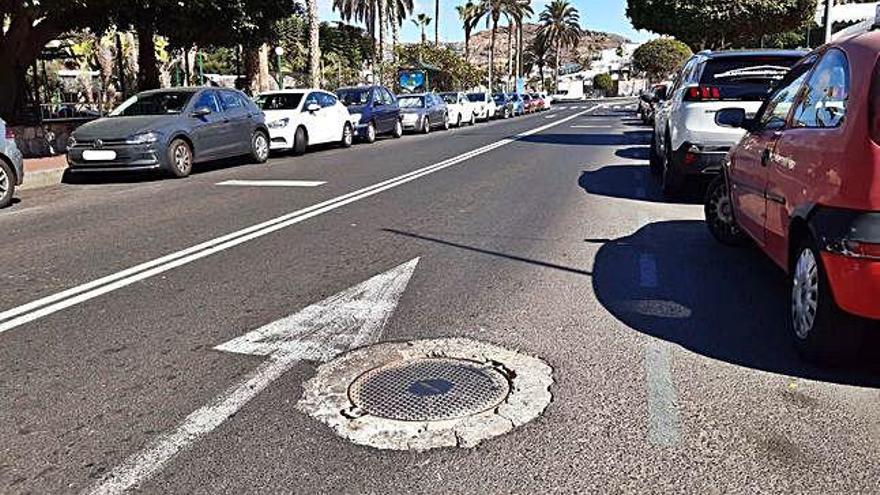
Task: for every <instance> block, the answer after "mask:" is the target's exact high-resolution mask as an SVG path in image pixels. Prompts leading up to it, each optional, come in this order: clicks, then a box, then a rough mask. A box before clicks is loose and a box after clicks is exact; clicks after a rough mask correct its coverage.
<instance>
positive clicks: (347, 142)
mask: <svg viewBox="0 0 880 495" xmlns="http://www.w3.org/2000/svg"><path fill="white" fill-rule="evenodd" d="M352 143H354V133H353V132H352V131H351V125H349V124H345V125H344V126H343V127H342V147H343V148H350V147H351V145H352Z"/></svg>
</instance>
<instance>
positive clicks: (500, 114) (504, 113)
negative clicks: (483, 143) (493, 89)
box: [492, 93, 516, 119]
mask: <svg viewBox="0 0 880 495" xmlns="http://www.w3.org/2000/svg"><path fill="white" fill-rule="evenodd" d="M492 100H493V101H494V102H495V117H497V118H499V119H509V118H511V117H513V116H514V114H515V113H516V109H515V106H514V104H513V100H511V99H510V96H509V95H507V94H505V93H495V94H494V95H492Z"/></svg>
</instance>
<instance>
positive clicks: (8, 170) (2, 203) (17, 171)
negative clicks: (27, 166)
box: [0, 119, 24, 208]
mask: <svg viewBox="0 0 880 495" xmlns="http://www.w3.org/2000/svg"><path fill="white" fill-rule="evenodd" d="M23 180H24V160H23V159H22V157H21V152H20V151H19V150H18V146H16V144H15V134H14V133H13V132H12V129H10V128H9V127H7V126H6V122H4V121H3V119H0V208H5V207H7V206H9V204H10V203H12V197H13V196H14V195H15V188H16V186H20V185H21V183H22V181H23Z"/></svg>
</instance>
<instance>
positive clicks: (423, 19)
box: [412, 14, 431, 45]
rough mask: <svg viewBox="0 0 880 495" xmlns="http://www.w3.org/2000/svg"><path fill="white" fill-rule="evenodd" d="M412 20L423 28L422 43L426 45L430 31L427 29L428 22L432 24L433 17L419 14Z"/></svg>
mask: <svg viewBox="0 0 880 495" xmlns="http://www.w3.org/2000/svg"><path fill="white" fill-rule="evenodd" d="M412 22H413V24H415V25H416V26H419V27H420V28H421V29H422V44H423V45H426V44H427V43H428V33H427V31H425V29H427V27H428V24H431V18H430V17H428V14H419V15H417V16H416V18H415V19H413V20H412Z"/></svg>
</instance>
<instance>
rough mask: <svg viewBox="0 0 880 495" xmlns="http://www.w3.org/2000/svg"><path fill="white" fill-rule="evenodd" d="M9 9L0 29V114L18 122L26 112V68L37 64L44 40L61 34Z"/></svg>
mask: <svg viewBox="0 0 880 495" xmlns="http://www.w3.org/2000/svg"><path fill="white" fill-rule="evenodd" d="M20 3H21V2H19V4H20ZM12 4H15V2H12ZM10 5H11V4H10ZM0 10H5V9H2V8H0ZM12 10H13V12H12V14H11V17H6V18H5V19H4V21H6V22H5V23H4V25H3V27H2V28H0V117H3V119H5V120H6V121H7V122H9V123H14V122H18V121H20V120H19V119H22V118H23V117H24V114H25V113H26V112H25V111H26V110H27V108H26V107H27V104H28V100H29V98H28V94H29V90H28V83H27V72H28V68H29V67H31V66H33V65H34V64H35V63H36V60H37V57H38V56H39V54H40V52H41V51H42V49H43V47H44V46H46V43H48V42H49V41H51V40H53V39H55V38H57V37H58V36H60V35H61V33H60V32H57V31H55V30H54V29H52V25H51V24H45V23H41V24H37V25H36V26H35V25H34V22H33V19H31V18H30V17H28V16H27V15H25V14H23V13H21V12H17V7H13V8H12ZM19 14H20V15H19ZM0 22H2V21H0ZM37 113H38V114H39V112H37Z"/></svg>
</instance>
